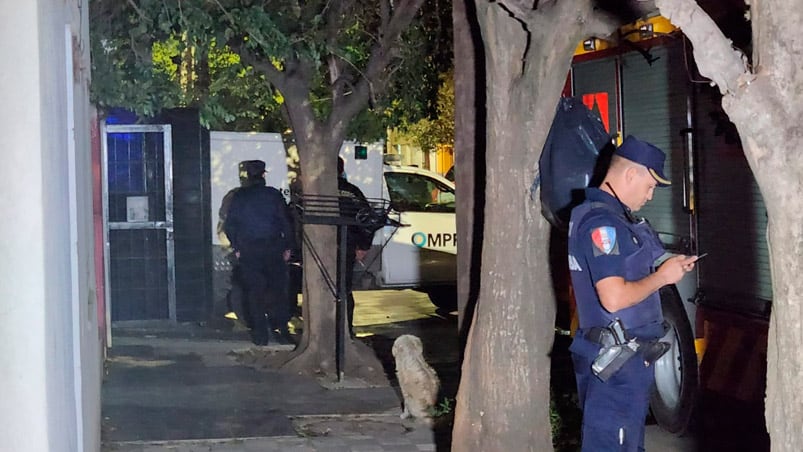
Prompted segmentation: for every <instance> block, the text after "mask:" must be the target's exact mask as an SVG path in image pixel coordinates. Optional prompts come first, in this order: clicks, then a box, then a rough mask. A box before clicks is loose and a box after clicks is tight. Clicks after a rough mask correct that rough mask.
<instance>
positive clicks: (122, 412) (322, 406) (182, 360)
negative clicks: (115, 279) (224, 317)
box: [102, 324, 449, 451]
mask: <svg viewBox="0 0 803 452" xmlns="http://www.w3.org/2000/svg"><path fill="white" fill-rule="evenodd" d="M277 348H281V349H287V348H288V347H286V346H285V347H282V346H268V347H256V346H253V344H251V342H250V341H249V340H248V336H247V334H246V333H245V332H232V331H227V330H226V329H225V328H220V329H215V328H210V327H202V326H198V325H194V324H183V325H178V326H175V325H172V326H167V325H156V326H154V325H147V326H136V327H130V326H128V327H125V328H115V330H114V332H113V347H112V348H111V349H110V350H109V359H108V361H107V373H106V377H105V379H104V382H103V388H102V418H103V424H102V436H103V438H102V439H103V450H104V451H279V450H281V451H368V450H371V451H416V450H425V451H436V450H448V439H449V435H448V434H445V433H444V434H439V433H438V432H437V429H435V430H436V431H433V429H432V428H431V427H428V426H424V425H420V424H416V423H414V422H407V421H402V420H401V419H400V418H399V413H400V412H401V410H400V398H399V396H398V395H397V392H396V391H395V390H394V389H393V388H392V387H391V386H389V385H384V386H379V387H376V386H374V387H372V386H369V385H367V384H365V383H364V382H361V381H355V380H350V379H349V378H348V376H347V378H346V379H345V380H344V381H343V382H341V383H330V384H327V382H322V381H318V380H316V379H315V378H311V377H305V376H300V375H292V374H289V373H285V372H279V371H275V370H269V369H268V370H259V371H258V370H255V369H253V368H251V367H248V366H246V365H243V364H240V363H238V362H237V360H236V359H235V356H234V354H235V353H249V352H253V351H256V352H257V353H260V352H265V351H274V350H276V349H277ZM326 386H330V387H332V386H337V389H327V387H326ZM438 443H441V445H440V446H438V445H437V444H438Z"/></svg>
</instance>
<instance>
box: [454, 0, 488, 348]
mask: <svg viewBox="0 0 803 452" xmlns="http://www.w3.org/2000/svg"><path fill="white" fill-rule="evenodd" d="M476 19H477V15H476V12H475V10H474V2H473V1H472V0H455V1H454V2H453V3H452V20H453V22H454V26H453V29H454V65H455V70H454V79H455V80H454V90H455V109H454V110H455V118H454V119H455V121H454V122H455V125H454V131H455V138H454V140H455V146H454V148H455V150H457V151H456V152H455V187H456V191H457V235H458V239H457V243H459V244H460V252H459V253H457V268H458V270H457V312H458V328H459V330H460V337H461V340H462V339H463V338H465V336H466V335H467V333H468V329H469V326H470V325H471V323H470V322H471V319H472V318H473V313H474V306H475V304H476V301H477V296H478V295H479V282H480V278H479V268H480V257H481V255H480V252H481V251H482V212H483V210H484V207H485V201H484V198H485V196H484V195H485V192H484V189H485V168H484V167H485V165H484V164H480V165H477V162H484V156H485V66H484V63H485V61H484V56H483V53H482V42H481V37H480V36H479V33H480V31H479V25H478V24H477V23H476Z"/></svg>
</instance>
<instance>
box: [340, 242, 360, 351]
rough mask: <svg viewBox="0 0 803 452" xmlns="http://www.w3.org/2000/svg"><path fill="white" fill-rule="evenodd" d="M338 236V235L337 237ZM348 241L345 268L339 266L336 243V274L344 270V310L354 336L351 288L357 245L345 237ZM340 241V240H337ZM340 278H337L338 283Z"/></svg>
mask: <svg viewBox="0 0 803 452" xmlns="http://www.w3.org/2000/svg"><path fill="white" fill-rule="evenodd" d="M338 238H339V237H338ZM346 241H347V242H348V243H347V245H346V268H345V269H343V268H340V243H338V248H337V270H338V272H337V276H338V278H339V277H340V272H343V271H345V272H346V312H347V313H348V316H349V334H350V335H352V336H354V294H353V293H352V290H353V288H354V263H355V261H356V260H357V257H356V255H355V253H356V250H357V247H356V245H355V244H354V243H352V240H350V238H349V239H346ZM338 242H340V240H338ZM339 282H340V279H338V283H339Z"/></svg>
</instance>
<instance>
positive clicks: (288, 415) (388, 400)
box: [102, 291, 696, 452]
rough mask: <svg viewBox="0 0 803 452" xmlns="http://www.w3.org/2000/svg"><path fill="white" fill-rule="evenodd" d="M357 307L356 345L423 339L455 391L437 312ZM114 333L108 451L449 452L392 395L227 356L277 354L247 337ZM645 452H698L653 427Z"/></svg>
mask: <svg viewBox="0 0 803 452" xmlns="http://www.w3.org/2000/svg"><path fill="white" fill-rule="evenodd" d="M357 297H358V301H357V303H358V305H357V314H356V317H357V318H356V319H355V327H356V328H355V329H356V331H357V332H358V334H359V335H360V336H363V338H362V339H361V340H364V341H368V342H370V343H371V345H372V346H373V347H374V348H375V349H377V351H378V352H379V353H387V352H388V350H389V348H390V346H391V344H392V341H393V338H395V337H396V336H398V335H400V334H404V333H412V334H416V335H418V336H420V337H422V339H424V343H425V347H427V348H428V349H427V350H426V353H427V355H429V356H428V359H429V360H430V361H431V362H432V364H433V366H434V367H435V368H436V370H437V371H438V373H439V375H440V377H441V379H442V380H443V381H444V385H445V386H446V387H447V388H448V390H447V392H449V393H453V392H454V391H456V386H457V383H458V381H457V373H458V369H457V367H456V362H457V339H456V335H454V336H452V335H451V332H452V331H454V330H456V321H455V319H454V318H453V317H450V316H449V315H448V314H444V313H438V312H436V310H435V308H434V306H432V305H431V304H430V303H429V302H428V301H427V298H426V295H424V294H420V293H417V292H412V291H382V292H366V293H357ZM114 334H115V336H114V347H113V348H112V349H111V350H110V355H109V360H108V363H107V371H108V373H107V376H106V378H105V379H104V384H103V393H102V402H103V413H102V415H103V444H104V446H103V450H104V451H121V452H144V451H148V452H157V451H177V452H189V451H193V452H195V451H215V452H224V451H320V452H330V451H331V452H340V451H342V452H351V451H354V452H357V451H360V452H367V451H375V452H386V451H448V450H450V448H449V442H450V439H451V432H450V431H448V430H445V429H444V427H441V426H436V428H434V429H433V428H430V427H428V426H425V425H420V424H416V423H413V422H407V421H404V422H403V421H402V420H400V419H399V417H398V414H399V412H400V403H401V402H400V399H399V396H398V394H397V392H396V390H395V389H394V388H392V387H390V386H384V387H366V385H364V384H362V385H361V384H360V382H352V383H353V384H352V385H351V386H352V387H345V388H340V389H327V388H326V386H328V385H325V384H322V382H320V381H318V380H316V379H314V378H310V377H302V376H296V375H288V374H286V373H282V372H278V371H271V370H263V371H256V370H254V369H252V368H250V367H247V366H244V365H241V364H239V363H238V362H237V361H235V360H234V359H233V357H232V352H243V351H247V350H259V351H261V352H264V351H266V350H273V349H275V347H267V348H258V349H257V348H255V347H253V346H252V344H251V343H250V342H249V341H248V338H247V336H246V334H245V333H244V332H235V331H230V330H226V329H214V328H210V327H209V326H205V327H200V326H198V325H191V324H189V325H181V326H179V327H169V328H118V329H116V330H115V332H114ZM426 344H428V345H426ZM385 349H388V350H385ZM345 386H348V385H345ZM647 450H648V451H650V452H675V451H677V452H686V451H693V450H696V449H695V448H694V445H693V443H692V442H691V440H689V439H678V438H675V437H673V436H671V435H667V434H665V433H664V432H662V431H661V430H659V429H658V428H656V427H654V426H650V427H648V433H647Z"/></svg>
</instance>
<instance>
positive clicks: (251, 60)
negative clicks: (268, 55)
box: [229, 42, 289, 93]
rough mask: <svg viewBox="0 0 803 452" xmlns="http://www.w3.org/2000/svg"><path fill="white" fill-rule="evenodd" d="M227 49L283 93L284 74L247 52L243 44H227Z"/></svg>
mask: <svg viewBox="0 0 803 452" xmlns="http://www.w3.org/2000/svg"><path fill="white" fill-rule="evenodd" d="M229 47H231V49H232V50H233V51H234V53H236V54H238V55H240V61H241V62H242V63H244V64H245V65H248V66H252V67H253V68H254V69H256V70H257V71H259V72H261V73H263V74H265V77H266V78H267V79H268V81H270V83H271V84H272V85H273V86H275V87H276V89H278V90H279V91H280V92H282V93H284V91H286V90H287V87H288V82H289V80H288V76H287V74H286V72H283V71H280V70H279V69H278V68H276V66H274V65H273V63H271V62H270V61H265V60H264V59H262V58H259V57H258V56H256V55H255V54H254V53H253V52H251V51H250V50H248V48H247V47H246V46H245V44H244V43H242V42H240V43H231V42H230V43H229Z"/></svg>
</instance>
